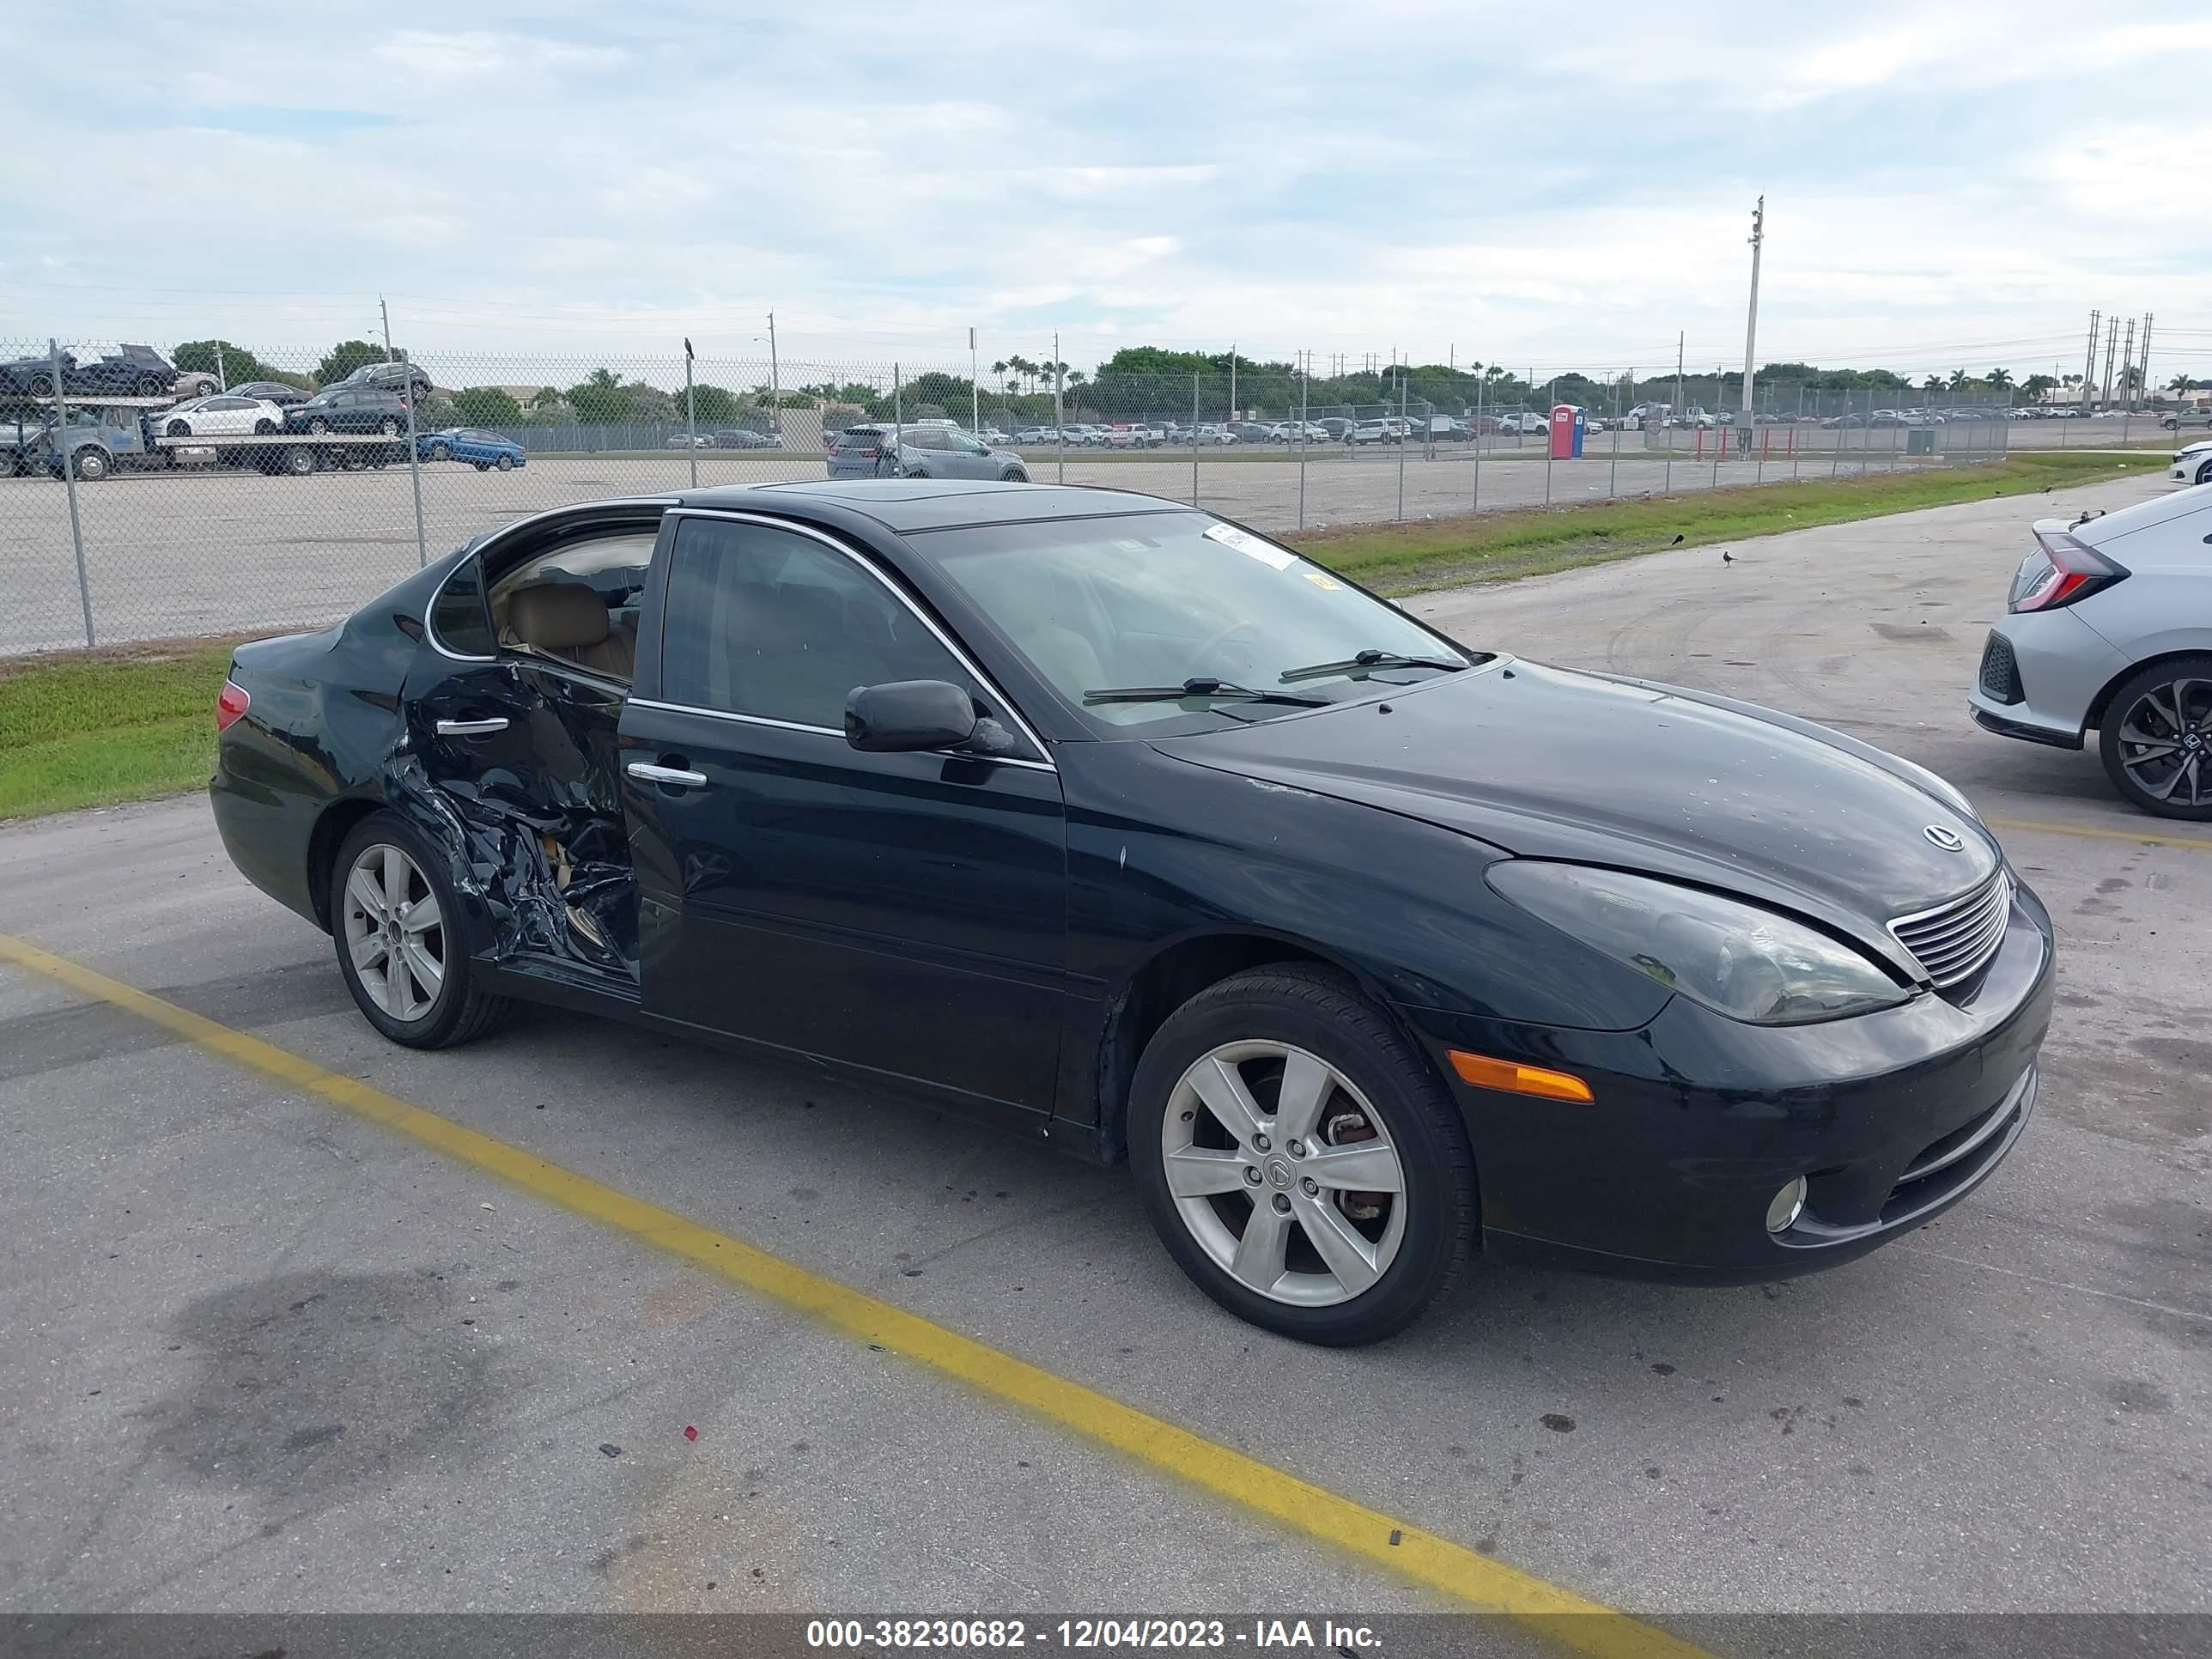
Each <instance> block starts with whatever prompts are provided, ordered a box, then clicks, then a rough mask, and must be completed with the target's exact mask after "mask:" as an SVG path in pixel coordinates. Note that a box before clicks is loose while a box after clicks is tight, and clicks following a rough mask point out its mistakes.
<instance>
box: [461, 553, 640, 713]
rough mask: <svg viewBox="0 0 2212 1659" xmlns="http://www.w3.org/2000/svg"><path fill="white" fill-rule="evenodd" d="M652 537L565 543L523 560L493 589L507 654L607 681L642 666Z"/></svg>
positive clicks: (495, 622)
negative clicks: (642, 615) (641, 603)
mask: <svg viewBox="0 0 2212 1659" xmlns="http://www.w3.org/2000/svg"><path fill="white" fill-rule="evenodd" d="M652 561H653V534H652V533H650V532H629V533H624V534H622V535H616V536H606V537H601V538H598V539H596V540H592V541H586V542H576V543H568V544H564V545H562V546H560V547H556V548H554V549H553V550H550V551H549V552H546V553H542V554H539V555H538V556H537V557H535V558H532V559H526V560H525V561H524V562H522V563H521V564H520V565H518V566H517V567H516V568H513V570H510V571H508V572H507V574H505V575H503V576H501V578H500V579H499V580H497V581H495V583H494V584H493V585H492V590H491V621H492V629H493V630H494V632H495V634H496V635H497V636H498V639H499V642H500V645H501V648H502V649H505V650H511V651H522V652H526V653H530V654H532V655H535V656H542V657H550V658H551V659H554V660H555V661H556V662H565V663H568V664H569V665H572V666H574V667H577V668H582V669H586V670H588V671H590V672H592V673H594V674H600V675H604V676H605V677H606V678H610V679H618V680H625V681H626V680H629V678H632V677H633V675H634V674H635V671H636V665H637V609H638V600H639V597H640V596H641V594H642V593H643V592H644V591H645V580H646V573H647V568H648V567H649V566H650V565H651V563H652Z"/></svg>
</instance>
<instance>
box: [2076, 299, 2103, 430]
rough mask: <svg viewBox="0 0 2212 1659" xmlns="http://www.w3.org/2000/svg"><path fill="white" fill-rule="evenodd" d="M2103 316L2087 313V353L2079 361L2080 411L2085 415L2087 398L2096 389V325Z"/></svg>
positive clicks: (2090, 396)
mask: <svg viewBox="0 0 2212 1659" xmlns="http://www.w3.org/2000/svg"><path fill="white" fill-rule="evenodd" d="M2104 317H2105V313H2103V312H2101V311H2092V312H2090V313H2089V355H2088V356H2087V358H2085V359H2084V360H2083V361H2082V363H2081V412H2082V413H2083V414H2085V415H2086V414H2087V413H2088V412H2089V399H2090V398H2093V397H2094V396H2095V395H2096V391H2097V326H2098V325H2099V324H2100V323H2101V322H2102V321H2103V320H2104Z"/></svg>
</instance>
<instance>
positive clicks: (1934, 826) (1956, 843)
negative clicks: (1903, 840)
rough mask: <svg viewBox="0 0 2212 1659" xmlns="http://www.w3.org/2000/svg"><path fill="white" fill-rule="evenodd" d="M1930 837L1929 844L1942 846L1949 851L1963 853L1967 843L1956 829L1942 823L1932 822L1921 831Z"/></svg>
mask: <svg viewBox="0 0 2212 1659" xmlns="http://www.w3.org/2000/svg"><path fill="white" fill-rule="evenodd" d="M1920 833H1921V834H1922V835H1923V836H1927V837H1928V844H1929V846H1931V847H1940V848H1942V849H1943V850H1944V851H1945V852H1947V853H1963V852H1965V851H1966V841H1965V839H1964V838H1963V837H1961V836H1960V834H1959V832H1958V831H1957V830H1955V829H1945V828H1944V827H1943V826H1942V824H1940V823H1931V824H1929V825H1928V827H1927V828H1926V829H1923V830H1922V831H1921V832H1920Z"/></svg>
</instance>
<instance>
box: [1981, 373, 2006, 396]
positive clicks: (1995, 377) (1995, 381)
mask: <svg viewBox="0 0 2212 1659" xmlns="http://www.w3.org/2000/svg"><path fill="white" fill-rule="evenodd" d="M1982 378H1983V379H1984V380H1987V381H1988V382H1989V383H1990V390H1991V391H1992V392H2003V391H2005V390H2007V389H2008V388H2009V387H2010V386H2011V385H2012V371H2011V370H2010V369H2008V368H1993V369H1991V370H1990V372H1989V373H1988V374H1984V375H1983V376H1982Z"/></svg>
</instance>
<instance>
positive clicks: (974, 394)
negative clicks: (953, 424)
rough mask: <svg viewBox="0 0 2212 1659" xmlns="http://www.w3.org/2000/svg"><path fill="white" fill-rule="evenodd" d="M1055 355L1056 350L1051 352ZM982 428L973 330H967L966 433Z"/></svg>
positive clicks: (981, 401) (975, 432) (981, 398)
mask: <svg viewBox="0 0 2212 1659" xmlns="http://www.w3.org/2000/svg"><path fill="white" fill-rule="evenodd" d="M1053 355H1054V356H1058V355H1059V354H1058V353H1057V352H1055V353H1054V354H1053ZM982 430H983V391H982V382H981V381H980V380H977V379H976V378H975V330H974V329H972V328H971V329H969V331H968V433H969V436H970V437H974V436H975V435H979V434H980V433H981V431H982Z"/></svg>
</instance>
